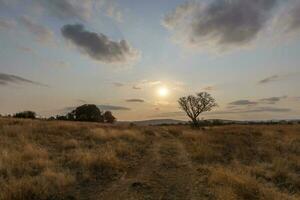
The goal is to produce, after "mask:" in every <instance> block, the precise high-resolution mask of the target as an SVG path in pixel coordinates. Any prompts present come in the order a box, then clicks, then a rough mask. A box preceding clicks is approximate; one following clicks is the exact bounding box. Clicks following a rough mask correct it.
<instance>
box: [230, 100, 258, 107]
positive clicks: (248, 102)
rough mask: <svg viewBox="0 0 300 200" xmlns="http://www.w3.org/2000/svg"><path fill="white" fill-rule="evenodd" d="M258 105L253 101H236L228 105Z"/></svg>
mask: <svg viewBox="0 0 300 200" xmlns="http://www.w3.org/2000/svg"><path fill="white" fill-rule="evenodd" d="M257 104H258V103H257V102H255V101H250V100H237V101H233V102H231V103H229V105H232V106H244V105H247V106H248V105H257Z"/></svg>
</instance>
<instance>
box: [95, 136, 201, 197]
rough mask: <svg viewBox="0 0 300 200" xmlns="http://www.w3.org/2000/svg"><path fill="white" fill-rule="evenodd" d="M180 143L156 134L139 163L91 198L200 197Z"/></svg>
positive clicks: (186, 156) (192, 172) (194, 171)
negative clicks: (136, 167) (137, 166)
mask: <svg viewBox="0 0 300 200" xmlns="http://www.w3.org/2000/svg"><path fill="white" fill-rule="evenodd" d="M196 173H197V171H196V170H195V169H194V168H193V165H192V162H191V161H190V159H189V156H188V153H187V151H186V150H185V147H184V145H183V144H182V143H181V142H180V140H179V139H177V138H176V137H174V136H172V135H170V134H168V133H166V132H162V133H158V134H157V136H156V137H155V140H154V141H153V145H152V146H151V149H149V153H148V155H147V156H145V158H144V159H143V162H142V164H141V166H139V168H138V169H136V170H133V171H132V172H130V173H129V174H126V175H124V176H123V177H122V178H121V179H120V180H118V181H116V182H115V183H113V184H112V185H111V186H110V187H108V188H107V189H106V190H105V191H104V192H102V193H100V194H97V195H96V196H95V197H93V199H107V200H110V199H111V200H117V199H132V200H133V199H134V200H136V199H148V200H152V199H153V200H159V199H161V200H171V199H174V200H175V199H180V200H185V199H186V200H187V199H203V198H201V194H199V191H201V188H198V186H197V185H198V184H197V180H196Z"/></svg>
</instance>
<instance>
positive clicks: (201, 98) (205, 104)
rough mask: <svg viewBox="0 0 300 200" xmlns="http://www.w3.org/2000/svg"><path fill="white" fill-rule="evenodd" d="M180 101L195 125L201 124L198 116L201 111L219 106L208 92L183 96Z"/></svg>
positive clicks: (180, 104)
mask: <svg viewBox="0 0 300 200" xmlns="http://www.w3.org/2000/svg"><path fill="white" fill-rule="evenodd" d="M178 103H179V106H180V108H181V109H182V110H183V111H184V112H185V113H186V114H187V116H188V117H189V118H190V119H191V120H192V123H193V125H194V126H195V127H198V126H199V122H200V120H199V118H198V117H199V115H200V114H201V113H203V112H208V111H211V110H212V108H213V107H215V106H217V104H216V101H215V99H214V98H213V97H212V96H211V95H210V94H209V93H207V92H200V93H198V94H196V96H194V95H189V96H186V97H181V98H179V100H178Z"/></svg>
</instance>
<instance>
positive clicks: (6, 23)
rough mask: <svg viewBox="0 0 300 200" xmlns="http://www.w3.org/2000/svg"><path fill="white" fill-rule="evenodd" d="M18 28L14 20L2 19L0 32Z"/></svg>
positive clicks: (0, 20) (0, 19)
mask: <svg viewBox="0 0 300 200" xmlns="http://www.w3.org/2000/svg"><path fill="white" fill-rule="evenodd" d="M15 27H16V22H15V21H14V20H12V19H4V18H0V30H1V29H12V28H15Z"/></svg>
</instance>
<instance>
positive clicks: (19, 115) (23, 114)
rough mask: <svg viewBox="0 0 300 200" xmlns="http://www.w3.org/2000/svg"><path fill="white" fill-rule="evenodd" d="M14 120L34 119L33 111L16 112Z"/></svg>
mask: <svg viewBox="0 0 300 200" xmlns="http://www.w3.org/2000/svg"><path fill="white" fill-rule="evenodd" d="M14 117H15V118H29V119H35V118H36V114H35V112H33V111H23V112H18V113H16V114H15V115H14Z"/></svg>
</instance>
